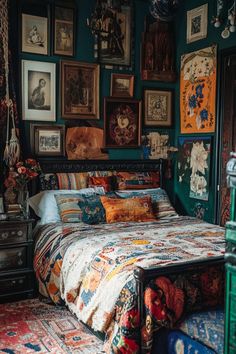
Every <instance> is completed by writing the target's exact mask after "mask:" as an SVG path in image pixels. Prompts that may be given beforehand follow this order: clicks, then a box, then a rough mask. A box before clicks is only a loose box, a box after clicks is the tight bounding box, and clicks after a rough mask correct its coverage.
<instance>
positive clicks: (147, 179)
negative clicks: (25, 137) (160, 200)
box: [116, 172, 160, 190]
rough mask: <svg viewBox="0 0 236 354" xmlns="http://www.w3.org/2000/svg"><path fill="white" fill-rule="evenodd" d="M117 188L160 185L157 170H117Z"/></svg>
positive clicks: (142, 187)
mask: <svg viewBox="0 0 236 354" xmlns="http://www.w3.org/2000/svg"><path fill="white" fill-rule="evenodd" d="M116 176H117V189H119V190H124V189H144V188H155V187H160V175H159V172H117V175H116Z"/></svg>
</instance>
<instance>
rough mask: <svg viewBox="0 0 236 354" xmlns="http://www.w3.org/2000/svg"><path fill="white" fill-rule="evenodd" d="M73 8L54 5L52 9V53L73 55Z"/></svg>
mask: <svg viewBox="0 0 236 354" xmlns="http://www.w3.org/2000/svg"><path fill="white" fill-rule="evenodd" d="M74 52H75V9H74V8H66V7H61V6H55V9H54V54H57V55H65V56H74V54H75V53H74Z"/></svg>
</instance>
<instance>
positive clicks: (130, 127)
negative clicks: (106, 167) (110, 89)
mask: <svg viewBox="0 0 236 354" xmlns="http://www.w3.org/2000/svg"><path fill="white" fill-rule="evenodd" d="M140 144H141V101H138V100H134V99H119V98H113V97H105V98H104V145H105V147H110V148H129V147H130V148H131V147H138V146H139V145H140Z"/></svg>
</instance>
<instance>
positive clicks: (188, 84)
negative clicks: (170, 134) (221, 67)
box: [180, 45, 216, 133]
mask: <svg viewBox="0 0 236 354" xmlns="http://www.w3.org/2000/svg"><path fill="white" fill-rule="evenodd" d="M215 105H216V46H215V45H214V46H212V47H208V48H205V49H201V50H198V51H196V52H192V53H188V54H184V55H182V57H181V74H180V112H181V133H211V132H214V131H215V114H216V112H215Z"/></svg>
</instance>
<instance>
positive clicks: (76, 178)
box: [56, 172, 88, 189]
mask: <svg viewBox="0 0 236 354" xmlns="http://www.w3.org/2000/svg"><path fill="white" fill-rule="evenodd" d="M56 175H57V179H58V186H59V189H82V188H86V187H87V186H88V173H87V172H80V173H57V174H56Z"/></svg>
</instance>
